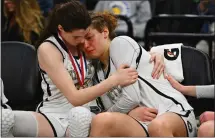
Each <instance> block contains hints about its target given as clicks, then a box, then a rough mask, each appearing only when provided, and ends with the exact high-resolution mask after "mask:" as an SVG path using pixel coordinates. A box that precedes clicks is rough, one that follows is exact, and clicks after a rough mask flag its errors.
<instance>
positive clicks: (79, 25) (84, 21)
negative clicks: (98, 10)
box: [37, 0, 91, 46]
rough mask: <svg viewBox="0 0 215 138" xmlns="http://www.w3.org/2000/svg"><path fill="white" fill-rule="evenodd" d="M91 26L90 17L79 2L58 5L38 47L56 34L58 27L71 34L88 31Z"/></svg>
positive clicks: (74, 0) (73, 1)
mask: <svg viewBox="0 0 215 138" xmlns="http://www.w3.org/2000/svg"><path fill="white" fill-rule="evenodd" d="M90 24H91V18H90V15H89V13H88V11H87V9H86V7H85V6H84V5H82V4H81V3H80V2H79V1H76V0H71V1H69V2H66V3H62V4H57V5H56V6H55V8H54V9H53V11H52V13H51V15H50V16H49V18H48V23H47V24H46V27H45V30H44V32H43V33H42V36H41V38H40V40H39V41H38V43H37V45H38V46H39V45H40V44H41V43H42V42H43V41H44V40H45V39H47V38H48V37H50V36H51V35H53V34H56V33H57V32H58V25H61V26H62V27H63V29H64V30H65V31H66V32H70V31H73V30H75V29H87V27H88V26H89V25H90Z"/></svg>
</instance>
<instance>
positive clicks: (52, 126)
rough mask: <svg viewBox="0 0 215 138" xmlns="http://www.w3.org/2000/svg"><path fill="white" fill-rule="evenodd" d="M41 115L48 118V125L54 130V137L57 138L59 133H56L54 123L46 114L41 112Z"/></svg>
mask: <svg viewBox="0 0 215 138" xmlns="http://www.w3.org/2000/svg"><path fill="white" fill-rule="evenodd" d="M40 114H41V115H43V116H44V117H45V118H46V120H47V121H48V123H49V124H50V126H51V128H52V131H53V133H54V137H57V132H56V130H55V128H54V125H53V124H52V122H51V121H50V120H49V119H48V117H47V116H46V115H45V114H43V113H41V112H40Z"/></svg>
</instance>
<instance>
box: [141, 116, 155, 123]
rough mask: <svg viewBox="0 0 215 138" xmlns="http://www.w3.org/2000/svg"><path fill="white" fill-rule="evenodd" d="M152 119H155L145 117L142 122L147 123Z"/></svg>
mask: <svg viewBox="0 0 215 138" xmlns="http://www.w3.org/2000/svg"><path fill="white" fill-rule="evenodd" d="M153 119H155V117H154V118H153V117H149V116H145V118H144V120H143V121H144V122H149V121H152V120H153Z"/></svg>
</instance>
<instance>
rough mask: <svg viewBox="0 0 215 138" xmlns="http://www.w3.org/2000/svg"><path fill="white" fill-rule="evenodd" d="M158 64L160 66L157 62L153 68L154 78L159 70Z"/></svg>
mask: <svg viewBox="0 0 215 138" xmlns="http://www.w3.org/2000/svg"><path fill="white" fill-rule="evenodd" d="M158 66H159V64H155V65H154V68H153V70H152V77H153V78H154V76H155V72H156V71H157V69H158Z"/></svg>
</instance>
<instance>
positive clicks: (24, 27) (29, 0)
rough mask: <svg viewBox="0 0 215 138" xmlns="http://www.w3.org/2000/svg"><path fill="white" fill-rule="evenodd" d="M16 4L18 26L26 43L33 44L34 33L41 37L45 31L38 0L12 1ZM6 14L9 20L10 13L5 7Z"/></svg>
mask: <svg viewBox="0 0 215 138" xmlns="http://www.w3.org/2000/svg"><path fill="white" fill-rule="evenodd" d="M11 1H12V2H13V3H14V4H15V11H14V14H13V15H14V18H15V22H16V23H17V24H18V26H19V28H20V31H21V33H22V34H23V37H24V41H25V42H27V43H32V42H31V34H32V32H34V33H36V34H37V35H38V36H39V35H40V33H41V31H42V29H43V16H42V13H41V10H40V7H39V5H38V3H37V1H36V0H11ZM4 14H5V16H6V17H7V18H9V16H10V13H9V12H8V11H7V8H6V7H4Z"/></svg>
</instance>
